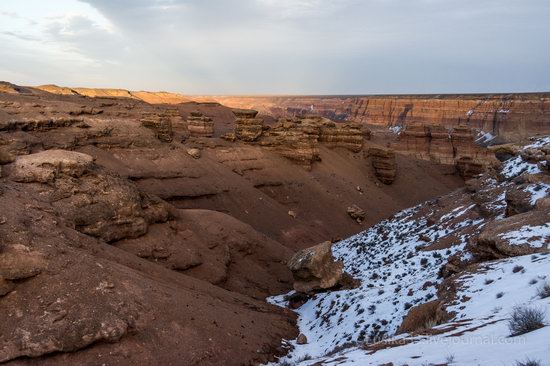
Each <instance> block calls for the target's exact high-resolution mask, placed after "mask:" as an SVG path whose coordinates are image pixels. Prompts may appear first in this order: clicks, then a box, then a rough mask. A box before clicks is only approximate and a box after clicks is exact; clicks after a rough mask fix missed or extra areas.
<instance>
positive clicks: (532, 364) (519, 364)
mask: <svg viewBox="0 0 550 366" xmlns="http://www.w3.org/2000/svg"><path fill="white" fill-rule="evenodd" d="M516 366H541V365H540V361H537V360H531V359H529V358H528V359H526V360H525V361H516Z"/></svg>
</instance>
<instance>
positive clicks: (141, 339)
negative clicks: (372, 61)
mask: <svg viewBox="0 0 550 366" xmlns="http://www.w3.org/2000/svg"><path fill="white" fill-rule="evenodd" d="M483 98H484V99H483ZM483 98H482V99H483V100H485V101H486V100H490V101H491V103H492V104H491V103H490V104H491V106H492V107H491V108H493V109H494V110H491V109H490V108H489V107H488V106H486V105H485V106H484V103H485V102H483V101H481V102H480V100H482V99H478V100H477V101H476V102H473V104H474V105H477V108H478V110H473V109H472V108H473V107H472V106H471V105H470V102H467V103H466V106H465V105H463V104H464V103H462V102H461V101H460V100H461V98H459V97H457V98H455V99H452V98H451V97H447V98H445V99H444V102H437V101H436V102H435V105H434V104H433V103H434V100H433V99H432V98H430V103H432V104H431V107H429V108H428V107H427V105H423V106H417V109H418V110H420V111H424V112H425V113H424V114H423V115H422V117H418V118H415V117H414V116H415V114H414V113H411V112H410V111H411V110H414V107H411V108H409V107H407V108H409V109H408V111H409V112H407V113H405V115H404V117H403V118H402V119H400V120H399V123H396V120H395V119H392V118H390V117H388V118H387V121H386V122H382V120H383V119H384V118H386V115H385V114H381V117H379V118H378V119H376V123H367V121H366V120H359V119H353V118H348V117H346V118H340V117H338V118H332V120H331V119H330V118H327V117H334V115H329V114H327V113H325V112H323V113H311V112H312V110H311V108H310V110H309V111H307V107H306V108H301V109H300V108H291V107H288V106H286V105H284V103H281V106H280V109H281V110H283V111H284V113H283V114H282V115H279V114H277V113H273V110H267V109H265V108H262V105H249V104H246V105H242V104H240V105H235V106H233V107H246V108H255V109H257V110H259V111H260V114H258V113H257V112H255V111H251V110H249V109H234V108H230V107H228V106H225V105H223V103H224V102H223V101H221V102H222V104H220V103H218V102H217V101H213V100H202V99H201V98H195V97H187V96H181V95H173V94H170V93H148V92H128V91H124V90H107V89H104V90H94V89H82V88H81V89H71V88H60V87H57V86H53V85H48V86H42V87H37V88H33V87H22V86H17V85H14V84H10V83H5V82H3V83H0V168H1V170H0V173H1V174H0V239H1V242H0V324H2V327H1V328H0V363H7V364H12V365H24V364H29V365H31V364H32V365H34V364H40V365H42V364H44V365H50V364H51V365H54V364H55V365H59V364H61V365H64V364H67V365H68V364H82V365H96V364H98V363H101V364H105V365H115V364H117V365H119V364H123V365H124V364H128V365H129V364H140V365H142V364H143V365H156V364H161V363H162V364H167V365H182V364H183V365H257V364H265V363H274V364H300V365H313V364H316V365H324V364H327V365H329V364H331V365H332V364H354V363H355V364H361V365H362V364H373V365H380V364H390V363H391V362H393V363H394V364H396V365H398V364H408V365H416V364H418V365H421V364H449V365H450V364H464V365H466V364H472V363H476V364H487V365H488V364H495V363H498V364H501V363H502V362H504V363H505V364H513V362H515V361H516V360H519V359H520V358H536V359H541V360H545V358H547V355H548V354H550V352H548V351H549V349H548V345H546V344H544V342H542V341H541V340H544V339H545V337H547V329H548V327H545V325H546V324H547V323H548V322H547V321H546V320H544V321H542V323H541V324H540V325H541V326H540V327H538V328H537V329H535V330H534V331H533V332H532V333H528V334H527V335H526V336H525V337H522V338H521V340H523V341H524V342H527V343H526V344H527V346H526V345H525V343H524V344H523V346H522V345H521V344H520V343H518V342H516V343H515V344H513V347H510V348H509V349H503V348H502V347H501V346H502V344H499V345H494V347H493V348H490V347H486V348H479V351H475V352H472V351H469V350H471V349H472V348H468V349H466V348H465V347H463V348H460V344H459V346H454V345H453V346H449V348H448V349H445V350H442V349H441V348H439V346H438V345H440V344H441V342H440V343H438V341H440V340H441V339H442V338H453V337H454V338H456V337H458V338H460V337H464V335H465V334H470V335H473V336H475V337H477V336H480V337H481V336H486V335H487V336H491V337H503V338H506V337H508V336H509V335H510V334H508V333H507V328H506V323H507V321H508V319H509V317H510V314H511V313H513V311H514V307H517V306H534V307H537V308H540V309H546V308H547V307H550V303H548V299H547V298H545V297H544V298H543V296H542V295H539V292H538V291H537V289H539V288H543V289H544V286H545V284H547V276H548V275H550V270H549V269H548V268H550V267H549V266H548V264H547V263H546V262H547V259H548V258H547V253H548V251H549V247H548V246H549V244H550V231H549V230H550V224H549V222H550V220H549V217H548V215H549V213H550V205H549V204H548V196H549V195H550V181H549V178H548V177H549V172H548V166H549V162H548V159H549V153H550V150H549V149H550V141H549V140H548V139H547V138H546V139H545V138H544V137H540V136H542V135H544V134H546V133H549V132H548V128H549V126H548V125H549V123H548V122H546V120H545V118H546V117H547V116H548V113H547V112H548V110H549V109H548V108H546V107H547V104H546V102H547V99H548V96H547V95H537V96H521V95H519V96H517V97H506V98H501V99H498V98H497V99H493V97H491V98H488V97H483ZM537 98H538V99H537ZM449 100H450V101H451V102H449ZM453 100H455V102H452V101H453ZM468 100H469V99H468ZM510 100H512V102H510ZM247 103H248V101H247ZM308 103H309V101H308ZM357 103H359V102H357ZM421 103H424V102H421ZM438 103H444V104H445V105H446V107H445V108H444V110H445V111H447V112H442V113H443V115H447V116H449V115H450V114H452V115H453V116H454V115H461V116H463V117H464V118H465V120H460V119H458V120H455V119H454V117H453V118H451V117H449V118H447V119H446V118H442V117H441V116H442V115H441V114H437V113H435V114H434V113H431V112H433V111H437V110H440V109H441V108H440V109H438ZM453 103H454V105H455V110H452V108H453V107H452V106H453ZM506 103H507V104H506ZM228 104H231V103H228ZM374 104H375V105H376V103H374ZM439 106H440V104H439ZM516 106H519V107H517V109H516ZM371 107H372V104H371ZM391 108H394V107H391ZM391 108H390V109H391ZM464 108H466V110H463V109H464ZM468 108H469V109H468ZM504 108H508V109H504ZM314 109H315V108H313V110H314ZM474 109H475V108H474ZM382 110H383V108H382ZM426 110H429V111H431V112H430V113H426ZM451 110H452V111H451ZM472 110H473V112H471V113H470V111H472ZM505 110H508V112H506V113H504V112H503V111H505ZM482 111H483V112H482ZM491 111H492V112H491ZM306 112H307V113H306ZM313 112H315V111H313ZM418 113H421V112H418ZM418 113H417V114H416V115H418ZM445 113H447V114H445ZM449 113H450V114H449ZM476 113H477V115H481V113H483V116H485V117H483V118H484V119H483V121H485V122H484V123H481V124H480V123H478V122H475V123H474V120H473V119H471V118H469V117H472V116H476ZM390 114H392V115H395V114H397V115H399V114H401V115H402V113H400V112H396V111H393V112H391V113H390ZM365 115H367V114H365ZM487 116H491V117H490V118H489V117H487ZM405 117H406V118H405ZM480 118H481V117H480ZM507 118H508V119H507ZM369 121H371V122H372V120H369ZM445 121H446V122H445ZM470 122H471V123H470ZM518 129H519V130H522V131H524V132H525V133H522V134H515V133H514V131H515V130H518ZM535 135H540V136H539V137H538V139H535V140H533V139H530V138H531V137H532V136H535ZM525 146H527V147H525ZM325 241H329V242H332V243H334V244H333V245H332V252H333V253H334V257H335V259H336V260H341V261H342V262H341V266H342V273H343V272H344V271H345V273H346V275H345V276H342V278H341V279H340V278H339V281H338V283H337V284H332V285H331V286H328V287H327V286H321V287H323V288H319V286H317V285H318V284H316V285H315V286H316V288H315V289H314V290H312V291H306V292H304V293H296V292H295V291H294V290H293V287H294V288H295V287H296V281H295V279H296V273H293V271H291V270H290V269H289V266H288V264H289V262H292V259H293V256H295V255H297V254H296V253H297V252H298V254H300V253H301V252H300V251H301V250H304V249H305V250H308V248H311V247H314V246H315V245H317V244H319V243H322V242H325ZM331 255H332V254H331ZM327 258H328V257H327ZM329 259H330V261H329V262H331V261H332V259H331V258H329ZM323 265H328V266H329V267H326V268H320V272H321V273H322V274H319V273H318V272H315V273H309V272H308V273H307V275H308V276H310V277H311V280H312V282H315V283H317V282H316V281H317V280H321V282H323V281H322V280H323V278H322V277H323V276H327V275H328V274H327V273H328V272H330V270H329V268H336V267H338V266H337V265H336V266H333V265H334V263H332V264H331V263H328V262H327V263H325V262H323ZM331 266H333V267H331ZM519 267H522V268H521V269H519V270H517V271H516V269H517V268H519ZM307 270H311V268H310V269H307ZM306 272H307V271H306ZM340 275H341V274H340ZM541 286H542V287H541ZM499 295H500V296H499ZM296 299H298V301H296ZM289 301H290V303H289ZM497 309H498V310H497ZM434 337H438V338H437V339H435V338H434ZM454 338H453V339H454ZM513 338H514V337H512V340H514V339H513ZM304 339H305V342H304ZM460 339H462V338H460ZM506 339H508V338H506ZM515 339H516V340H518V339H520V338H515ZM298 340H300V342H298ZM457 343H460V342H457ZM512 343H513V342H512ZM453 347H454V348H453ZM499 347H501V348H499ZM484 350H486V352H487V354H485V353H484ZM505 351H506V352H505ZM451 356H453V357H452V361H450V359H451ZM498 357H500V358H498ZM512 357H513V358H514V359H512Z"/></svg>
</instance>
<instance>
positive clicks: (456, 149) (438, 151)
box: [392, 124, 497, 178]
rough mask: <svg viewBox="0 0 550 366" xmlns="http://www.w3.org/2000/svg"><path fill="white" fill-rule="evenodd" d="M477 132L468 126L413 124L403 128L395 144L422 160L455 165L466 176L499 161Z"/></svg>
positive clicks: (406, 153)
mask: <svg viewBox="0 0 550 366" xmlns="http://www.w3.org/2000/svg"><path fill="white" fill-rule="evenodd" d="M475 137H476V135H475V132H474V131H473V130H472V129H471V128H470V127H467V126H457V127H456V128H453V129H450V130H448V129H446V128H444V127H442V126H428V125H424V124H414V125H411V126H409V127H407V128H405V129H404V130H403V131H401V132H400V134H399V136H398V138H397V141H396V142H395V143H394V144H392V147H393V148H394V149H395V150H396V151H398V152H399V153H401V154H405V155H412V156H414V157H416V158H419V159H423V160H430V161H434V162H437V163H441V164H449V165H456V166H457V169H458V171H459V173H460V174H461V175H462V176H463V177H464V178H469V177H472V176H474V175H476V174H480V173H481V172H483V171H484V170H485V167H486V166H488V165H490V164H493V163H495V162H496V161H497V159H496V158H495V155H494V153H493V152H492V151H490V150H488V149H486V148H484V147H482V146H480V145H478V144H477V143H476V139H475Z"/></svg>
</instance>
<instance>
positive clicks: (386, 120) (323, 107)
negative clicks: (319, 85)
mask: <svg viewBox="0 0 550 366" xmlns="http://www.w3.org/2000/svg"><path fill="white" fill-rule="evenodd" d="M192 99H193V100H197V101H204V100H213V101H217V102H219V103H222V104H224V105H227V106H229V107H233V108H253V109H256V110H259V111H260V113H262V114H266V115H271V116H274V117H290V116H302V115H305V114H310V113H316V114H319V115H321V116H323V117H326V118H329V119H332V120H334V121H349V122H357V123H362V124H367V125H371V126H373V125H374V126H384V127H392V126H399V127H406V126H408V125H411V124H423V125H429V126H432V125H439V126H443V127H445V128H454V127H457V126H460V125H462V126H468V127H471V128H473V129H476V130H479V131H484V132H489V133H491V134H492V135H497V136H500V137H501V139H503V140H504V141H519V140H522V139H524V138H526V137H529V136H532V135H534V134H548V133H550V93H524V94H507V95H503V94H501V95H490V94H476V95H474V94H471V95H401V96H400V95H395V96H273V97H267V96H266V97H225V96H220V97H192Z"/></svg>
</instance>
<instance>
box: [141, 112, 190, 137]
mask: <svg viewBox="0 0 550 366" xmlns="http://www.w3.org/2000/svg"><path fill="white" fill-rule="evenodd" d="M169 111H170V110H166V111H164V112H159V113H157V112H145V113H143V115H142V117H141V125H142V126H143V127H147V128H149V129H151V130H153V131H155V135H156V137H157V138H158V139H159V140H160V141H162V142H172V140H173V138H174V132H173V127H172V126H173V125H172V118H173V117H178V116H179V113H178V112H177V111H175V112H176V113H177V115H176V114H175V113H174V112H171V111H170V112H169ZM180 118H181V117H180Z"/></svg>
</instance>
